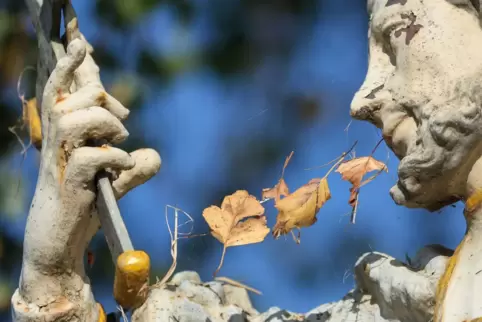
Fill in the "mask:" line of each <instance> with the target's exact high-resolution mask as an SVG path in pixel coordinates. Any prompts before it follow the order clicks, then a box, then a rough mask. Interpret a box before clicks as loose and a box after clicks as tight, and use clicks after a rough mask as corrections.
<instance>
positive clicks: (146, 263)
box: [114, 250, 151, 309]
mask: <svg viewBox="0 0 482 322" xmlns="http://www.w3.org/2000/svg"><path fill="white" fill-rule="evenodd" d="M150 269H151V263H150V259H149V255H147V254H146V253H145V252H143V251H139V250H133V251H127V252H124V253H122V254H121V255H119V257H118V258H117V265H116V271H115V277H114V298H115V300H116V301H117V303H118V304H119V305H120V306H122V307H123V308H124V309H131V308H136V307H139V306H141V305H142V304H143V303H144V301H145V300H146V298H147V293H148V290H149V273H150Z"/></svg>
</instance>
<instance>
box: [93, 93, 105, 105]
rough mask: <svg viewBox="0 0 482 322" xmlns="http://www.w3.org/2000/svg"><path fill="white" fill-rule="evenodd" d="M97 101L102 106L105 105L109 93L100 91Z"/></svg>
mask: <svg viewBox="0 0 482 322" xmlns="http://www.w3.org/2000/svg"><path fill="white" fill-rule="evenodd" d="M95 103H96V104H97V105H98V106H100V107H105V105H106V103H107V93H106V92H104V91H102V92H100V94H99V96H97V99H96V100H95Z"/></svg>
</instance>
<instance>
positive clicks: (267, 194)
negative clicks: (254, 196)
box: [261, 151, 295, 202]
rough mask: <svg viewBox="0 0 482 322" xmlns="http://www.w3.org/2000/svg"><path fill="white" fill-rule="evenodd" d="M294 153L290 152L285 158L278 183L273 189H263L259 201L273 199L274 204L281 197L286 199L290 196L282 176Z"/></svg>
mask: <svg viewBox="0 0 482 322" xmlns="http://www.w3.org/2000/svg"><path fill="white" fill-rule="evenodd" d="M294 153H295V151H291V153H290V155H288V157H286V160H285V163H284V165H283V171H282V172H281V178H280V179H279V180H278V183H277V184H276V185H275V186H274V187H273V188H264V189H263V191H262V192H261V199H263V200H264V199H274V200H275V201H276V202H278V201H279V200H280V198H281V196H283V197H286V196H287V195H289V194H290V190H289V188H288V185H287V184H286V181H285V179H284V175H285V170H286V167H287V166H288V163H290V160H291V157H292V156H293V154H294Z"/></svg>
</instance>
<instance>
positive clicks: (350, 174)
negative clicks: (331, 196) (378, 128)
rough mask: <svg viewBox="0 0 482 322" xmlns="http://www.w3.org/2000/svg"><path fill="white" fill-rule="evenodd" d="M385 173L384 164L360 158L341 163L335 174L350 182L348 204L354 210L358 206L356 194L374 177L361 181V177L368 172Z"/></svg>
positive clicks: (386, 169) (369, 158) (371, 159)
mask: <svg viewBox="0 0 482 322" xmlns="http://www.w3.org/2000/svg"><path fill="white" fill-rule="evenodd" d="M375 170H377V171H379V172H381V171H386V172H388V168H387V166H386V165H385V163H383V162H381V161H378V160H375V159H374V158H373V157H371V156H369V157H360V158H354V159H351V160H348V161H345V162H343V163H342V164H340V166H339V167H338V169H337V170H336V172H338V173H340V174H341V178H342V179H343V180H346V181H349V182H351V184H352V186H351V188H350V199H349V200H348V203H349V204H350V206H352V207H353V208H354V209H355V207H356V206H357V204H358V192H359V189H360V187H361V186H363V185H364V184H366V183H368V182H370V181H371V180H373V179H374V178H375V176H372V177H370V178H369V179H367V180H365V181H363V182H362V180H363V176H364V175H365V174H367V173H368V172H372V171H375Z"/></svg>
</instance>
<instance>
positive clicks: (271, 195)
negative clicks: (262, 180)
mask: <svg viewBox="0 0 482 322" xmlns="http://www.w3.org/2000/svg"><path fill="white" fill-rule="evenodd" d="M289 194H290V190H289V188H288V185H287V184H286V181H285V179H283V178H281V179H279V181H278V183H277V184H276V185H275V186H274V187H273V188H265V189H263V191H262V193H261V199H263V200H264V199H275V200H279V199H280V197H281V196H283V197H286V196H287V195H289Z"/></svg>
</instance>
